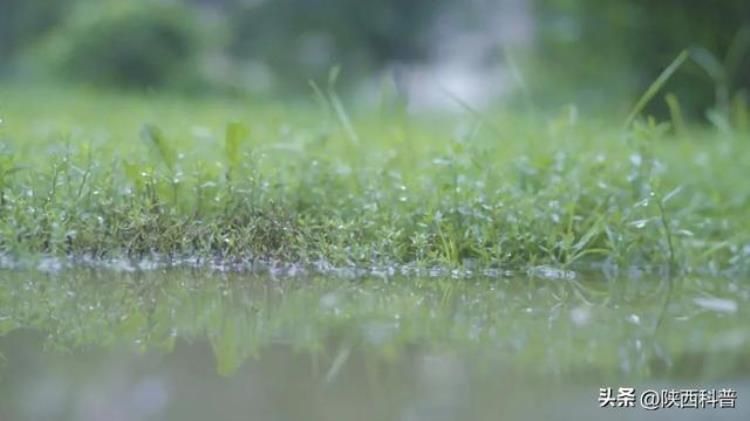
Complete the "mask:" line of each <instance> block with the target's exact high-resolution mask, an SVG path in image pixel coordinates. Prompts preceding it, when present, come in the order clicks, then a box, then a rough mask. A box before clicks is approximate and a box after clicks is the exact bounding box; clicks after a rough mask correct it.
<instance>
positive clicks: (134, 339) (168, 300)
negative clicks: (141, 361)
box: [0, 269, 750, 379]
mask: <svg viewBox="0 0 750 421" xmlns="http://www.w3.org/2000/svg"><path fill="white" fill-rule="evenodd" d="M1 275H2V277H3V283H2V284H0V308H1V309H2V313H0V316H1V317H2V318H0V336H2V335H6V334H8V333H10V332H13V331H15V330H19V329H32V330H35V331H37V332H41V333H42V334H43V336H45V337H46V338H47V340H48V345H49V346H50V348H51V349H61V350H66V349H70V350H71V351H78V350H81V349H91V348H92V347H95V348H98V347H101V348H104V349H112V348H115V349H118V348H120V347H125V348H128V349H130V348H132V347H135V349H136V350H163V351H170V350H171V349H172V348H173V347H174V346H175V343H176V341H190V342H192V341H203V340H208V341H209V342H210V344H211V347H212V349H213V352H214V355H215V357H216V364H217V370H218V371H219V372H220V373H222V374H228V373H231V372H233V371H234V370H235V369H236V368H237V367H239V366H240V365H241V364H242V362H243V361H245V360H246V359H247V358H250V357H254V356H259V355H261V354H262V353H263V352H265V351H267V350H269V349H271V348H272V347H273V346H276V345H282V346H284V347H288V348H290V349H294V350H297V351H300V352H305V353H310V355H311V357H312V358H314V359H315V360H316V361H317V363H318V365H319V366H320V374H321V375H324V376H325V378H328V379H332V378H334V377H335V376H336V374H337V372H338V371H339V370H340V369H341V366H342V365H346V364H347V359H348V357H349V356H350V353H351V352H352V351H356V352H360V351H365V352H366V353H368V354H370V355H372V356H373V357H377V359H378V360H384V361H394V360H395V359H398V358H401V357H402V356H404V354H408V353H409V352H410V351H414V350H422V351H423V352H426V353H431V352H437V353H460V354H462V355H469V356H473V357H474V358H475V360H476V361H477V362H479V363H481V362H489V363H500V364H502V365H503V366H506V367H513V369H514V370H517V371H518V372H520V373H524V375H526V376H531V377H533V376H536V375H543V376H550V375H552V376H557V375H560V376H565V377H564V378H578V377H580V376H586V375H595V376H603V377H604V378H610V377H611V375H613V374H618V373H619V375H621V376H625V377H629V378H640V379H643V378H653V376H668V377H672V376H682V377H686V378H691V379H697V378H701V379H711V378H714V379H715V378H721V377H722V376H723V377H724V378H725V377H726V376H727V375H735V374H737V373H746V371H747V369H748V367H750V366H749V365H748V364H750V360H749V359H748V357H749V356H748V354H747V352H745V350H746V349H747V346H748V345H749V344H750V336H748V331H747V328H746V320H747V318H748V316H749V314H748V311H750V307H748V306H747V305H745V304H747V302H746V301H747V297H748V293H750V290H748V286H747V285H746V284H744V283H742V282H732V281H728V280H727V279H714V278H706V277H700V278H684V279H682V281H681V282H680V283H679V285H678V286H676V287H675V290H674V291H673V292H672V300H671V302H672V304H671V306H670V310H669V313H670V317H668V318H666V319H665V323H666V324H667V326H666V328H665V329H662V330H660V331H659V332H658V334H657V335H656V336H653V327H654V325H655V323H656V322H657V320H660V319H661V317H662V313H661V311H662V303H663V290H662V289H661V287H660V286H659V285H658V283H657V282H654V280H653V279H650V278H631V279H628V280H627V282H621V283H616V282H613V283H610V282H606V281H604V280H602V279H594V280H588V279H580V280H573V281H563V280H557V281H550V280H547V279H538V278H530V279H523V280H519V279H499V280H498V279H475V280H470V281H469V280H462V281H457V280H454V279H445V278H412V279H407V278H400V277H396V278H392V279H382V278H364V279H358V280H350V281H344V280H342V279H327V278H323V277H312V278H274V279H272V278H266V277H247V276H245V275H232V274H226V273H222V274H216V273H214V274H212V273H209V272H202V271H199V272H191V271H181V270H173V271H166V272H162V271H157V272H154V271H151V272H144V273H139V272H134V273H127V272H116V271H115V272H113V271H92V270H88V269H85V270H81V269H76V270H72V271H62V272H60V273H58V276H54V277H50V276H47V275H46V274H43V273H38V272H27V271H17V272H4V273H2V274H1ZM610 284H618V285H619V286H620V287H621V288H620V290H619V291H616V292H612V291H609V290H608V289H609V285H610ZM696 297H704V298H705V297H724V298H723V300H725V301H726V300H731V302H732V303H734V304H735V307H733V310H729V312H727V311H726V310H721V309H719V310H716V309H708V310H706V308H704V307H701V306H698V305H696V304H695V298H696ZM707 299H711V300H716V299H718V298H707ZM678 315H679V318H675V317H673V316H678ZM9 338H12V336H10V337H9ZM0 351H2V350H0ZM695 359H699V360H701V361H702V364H698V365H697V366H696V365H695ZM0 376H2V373H0ZM571 376H572V377H571Z"/></svg>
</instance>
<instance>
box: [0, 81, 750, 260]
mask: <svg viewBox="0 0 750 421" xmlns="http://www.w3.org/2000/svg"><path fill="white" fill-rule="evenodd" d="M319 92H320V98H318V99H320V100H321V102H322V104H333V105H332V106H330V107H328V106H327V105H319V104H317V105H316V103H315V102H314V101H312V100H311V101H310V103H309V104H308V103H295V104H280V103H274V102H269V101H262V100H258V101H253V100H244V101H242V100H220V99H189V98H188V99H178V98H170V97H165V96H160V95H134V94H127V95H123V94H101V93H95V92H85V91H79V90H54V91H45V90H42V89H36V90H35V89H31V90H22V89H21V88H19V87H5V88H0V118H2V120H3V123H2V125H0V151H1V152H0V153H1V154H0V189H1V190H2V203H1V204H0V254H1V255H3V256H5V260H8V261H16V260H18V259H22V258H25V257H28V256H40V255H48V256H50V255H51V256H57V257H64V256H69V257H91V258H95V259H100V258H101V259H108V258H120V257H132V258H142V257H151V258H152V257H154V256H157V257H158V258H165V259H168V258H170V257H171V258H177V257H186V256H192V257H200V258H206V259H220V260H222V261H243V262H244V261H253V260H262V261H266V262H268V261H270V262H280V263H284V264H288V263H303V264H307V263H320V262H324V263H325V264H326V265H333V266H336V267H341V266H347V267H351V266H358V267H372V266H378V267H381V266H397V265H413V266H417V267H435V266H440V267H446V268H502V269H525V268H530V267H536V266H540V265H544V266H554V267H566V268H568V267H569V268H574V269H575V268H591V267H592V266H593V265H599V264H605V265H607V267H610V268H630V267H640V268H646V269H660V268H667V267H673V268H676V269H678V270H680V271H711V272H729V273H735V274H736V273H742V274H747V273H749V272H750V264H749V263H748V262H750V219H748V218H747V215H748V211H750V183H748V182H747V174H750V134H748V132H747V131H746V127H747V126H748V124H747V115H746V114H747V113H746V111H745V113H744V114H742V113H741V112H742V110H746V107H744V108H742V107H741V105H742V104H739V103H738V106H737V107H735V108H736V111H737V112H736V113H735V114H733V115H732V116H731V117H722V116H721V115H718V114H716V113H714V114H712V120H713V121H714V124H715V127H716V128H715V127H703V128H701V127H691V126H689V125H687V126H685V124H684V123H682V122H681V121H680V122H678V123H679V130H677V131H674V130H672V129H671V128H670V126H669V124H667V123H659V124H657V123H656V122H654V121H653V120H638V119H636V120H635V121H634V122H633V124H630V125H629V127H628V128H627V129H623V128H622V123H623V121H625V120H626V116H613V120H612V121H610V122H602V121H593V120H590V121H587V120H586V118H585V117H584V118H577V117H576V114H575V113H574V112H572V109H566V110H563V111H561V112H560V114H559V115H557V116H555V115H552V116H549V117H543V116H540V115H537V116H535V117H534V118H531V117H529V116H526V115H523V114H521V113H510V112H507V111H506V112H501V111H498V112H485V113H482V114H481V115H480V114H478V113H476V112H473V111H472V112H468V113H466V114H465V115H459V116H413V115H409V114H408V113H406V112H405V111H404V109H403V106H402V105H401V104H398V103H395V102H394V103H385V104H382V105H381V106H380V107H378V108H377V109H364V108H362V109H346V108H344V103H343V102H342V100H341V99H339V98H338V97H336V96H335V95H333V96H330V95H328V94H324V93H322V91H320V90H319ZM329 96H330V98H329ZM333 98H335V101H333ZM332 101H333V102H332ZM670 107H671V109H672V111H673V115H674V114H675V113H678V112H679V108H675V102H674V100H673V101H671V105H670ZM630 120H631V118H628V123H630Z"/></svg>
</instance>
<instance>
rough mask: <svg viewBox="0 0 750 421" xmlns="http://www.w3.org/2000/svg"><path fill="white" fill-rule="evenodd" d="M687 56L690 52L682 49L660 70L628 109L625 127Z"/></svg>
mask: <svg viewBox="0 0 750 421" xmlns="http://www.w3.org/2000/svg"><path fill="white" fill-rule="evenodd" d="M689 56H690V53H688V50H682V51H681V52H680V54H678V55H677V57H676V58H675V59H674V60H673V61H672V63H670V64H669V66H667V68H666V69H664V71H662V72H661V74H660V75H659V77H657V78H656V80H655V81H654V82H653V83H652V84H651V86H649V87H648V89H646V92H644V93H643V95H642V96H641V98H640V99H639V100H638V102H637V103H636V104H635V106H634V107H633V109H632V110H631V111H630V114H629V115H628V118H627V119H625V128H628V127H630V125H631V124H632V123H633V120H635V118H636V117H638V115H640V113H641V112H642V111H643V109H644V108H646V105H648V103H649V102H650V101H651V100H652V99H653V98H654V96H656V94H657V93H659V91H660V90H661V88H663V87H664V85H665V84H666V83H667V81H669V79H670V78H671V77H672V75H673V74H674V73H675V72H676V71H677V69H679V68H680V66H682V64H683V63H685V60H687V59H688V57H689Z"/></svg>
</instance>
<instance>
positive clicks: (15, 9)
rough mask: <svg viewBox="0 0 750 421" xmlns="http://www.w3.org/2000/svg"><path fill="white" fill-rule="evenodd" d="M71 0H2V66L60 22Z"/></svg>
mask: <svg viewBox="0 0 750 421" xmlns="http://www.w3.org/2000/svg"><path fill="white" fill-rule="evenodd" d="M69 4H70V1H68V0H0V66H2V65H3V64H7V63H8V61H9V60H10V58H11V57H12V56H13V55H14V54H15V53H17V52H18V51H20V50H21V49H23V48H24V47H26V46H28V45H30V44H31V43H32V42H34V41H36V40H38V39H39V38H40V37H41V36H43V35H44V34H46V33H47V32H48V31H49V30H50V29H51V28H53V27H54V26H55V25H56V24H58V23H59V22H60V20H61V19H62V16H63V14H64V11H65V10H66V7H67V6H68V5H69Z"/></svg>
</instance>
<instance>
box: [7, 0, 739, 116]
mask: <svg viewBox="0 0 750 421" xmlns="http://www.w3.org/2000/svg"><path fill="white" fill-rule="evenodd" d="M685 48H690V50H691V57H692V60H690V61H689V62H688V63H686V65H685V66H684V67H683V68H682V69H680V71H679V72H678V74H677V75H676V76H675V77H674V78H673V79H672V80H671V81H670V82H669V84H668V86H667V89H668V91H669V92H672V93H674V98H675V99H676V100H677V101H679V104H680V105H681V107H682V109H683V112H684V113H685V114H686V115H688V116H690V117H697V118H703V117H704V116H705V110H707V109H710V108H714V109H716V108H722V107H723V108H726V109H728V108H729V107H731V106H732V104H733V103H737V102H740V101H741V102H742V103H743V104H745V103H747V100H746V99H743V98H747V96H748V87H750V51H749V50H750V1H747V0H717V1H705V0H660V1H653V0H627V1H626V0H621V1H602V0H461V1H459V0H408V1H404V0H379V1H355V0H171V1H170V0H129V1H122V0H0V84H6V85H7V84H14V85H23V84H80V85H86V86H93V87H96V88H103V89H116V90H165V91H174V92H179V93H182V94H196V95H215V94H219V95H258V96H260V95H273V96H275V97H281V96H290V97H294V96H299V95H308V96H309V95H310V94H311V93H312V88H311V86H310V81H311V80H312V81H315V82H316V83H317V84H318V85H319V86H322V87H323V88H326V87H329V85H331V84H333V83H334V81H333V80H332V78H331V75H332V74H334V73H336V72H332V69H339V71H338V73H337V74H338V76H337V78H336V80H335V85H336V89H337V90H338V92H340V93H342V94H344V95H346V96H347V97H348V98H350V100H353V99H362V100H365V101H375V100H377V99H378V98H380V97H382V96H383V93H384V92H392V93H394V95H397V96H399V97H402V98H404V100H405V101H406V102H407V103H408V104H409V106H410V107H413V108H421V109H434V108H445V107H449V106H450V105H451V104H453V105H455V103H456V102H463V103H465V104H469V105H471V106H473V107H480V108H481V107H486V106H490V105H493V104H498V103H503V104H508V103H510V104H513V103H514V102H518V104H519V105H523V104H525V105H529V104H534V106H535V107H540V108H544V107H559V106H561V105H564V104H566V103H575V104H576V105H577V106H579V107H583V108H589V109H592V110H593V109H602V107H604V108H608V109H612V108H615V109H618V110H619V109H620V108H622V107H624V106H627V104H629V103H632V101H633V100H634V98H637V97H638V96H639V95H640V94H641V93H642V91H643V89H645V88H646V87H647V86H648V85H649V83H651V82H652V81H653V80H654V79H655V78H656V77H657V76H658V74H659V72H660V71H661V70H662V69H663V68H664V67H665V66H667V65H668V64H669V63H670V62H671V61H672V60H673V59H674V58H675V57H676V56H677V54H678V53H679V52H680V51H681V50H683V49H685ZM652 108H653V109H652V110H651V111H652V112H654V113H657V114H658V113H666V112H668V106H667V104H665V103H663V101H654V103H653V104H652Z"/></svg>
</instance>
